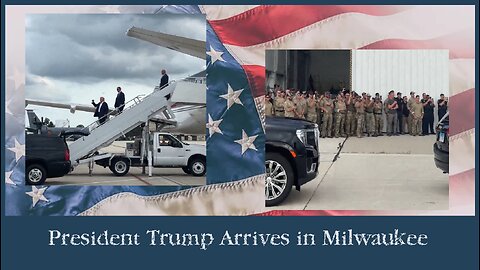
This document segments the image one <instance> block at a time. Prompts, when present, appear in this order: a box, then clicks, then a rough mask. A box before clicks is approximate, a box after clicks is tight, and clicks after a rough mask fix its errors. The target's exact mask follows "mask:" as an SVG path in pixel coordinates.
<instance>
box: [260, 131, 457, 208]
mask: <svg viewBox="0 0 480 270" xmlns="http://www.w3.org/2000/svg"><path fill="white" fill-rule="evenodd" d="M434 141H435V136H425V137H411V136H408V135H402V136H393V137H387V136H383V137H375V138H369V137H365V138H356V137H353V138H348V139H345V138H338V139H335V138H333V139H331V138H330V139H320V153H321V154H320V155H321V156H320V159H321V161H320V167H319V171H320V173H319V175H318V176H317V178H315V179H314V180H312V181H311V182H309V183H307V184H305V185H304V186H302V188H301V192H297V191H296V190H292V192H291V193H290V196H289V197H288V198H287V199H286V200H285V201H284V202H283V203H282V204H281V205H280V206H277V207H271V208H269V209H268V210H274V209H288V210H320V209H324V210H441V209H448V175H446V174H443V173H442V172H441V171H440V170H439V169H437V168H436V167H435V165H434V163H433V149H432V147H433V143H434ZM342 143H344V144H343V147H342V149H341V151H340V153H339V155H338V158H337V159H336V161H333V157H334V156H335V155H336V153H337V152H338V150H339V144H342Z"/></svg>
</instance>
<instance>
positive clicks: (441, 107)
mask: <svg viewBox="0 0 480 270" xmlns="http://www.w3.org/2000/svg"><path fill="white" fill-rule="evenodd" d="M437 106H438V121H440V119H442V118H443V116H444V115H445V114H446V113H447V110H448V98H445V95H444V94H440V99H439V100H438V101H437Z"/></svg>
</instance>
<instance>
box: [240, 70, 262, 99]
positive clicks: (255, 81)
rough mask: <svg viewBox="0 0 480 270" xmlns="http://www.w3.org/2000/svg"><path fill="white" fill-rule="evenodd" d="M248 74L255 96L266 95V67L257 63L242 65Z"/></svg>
mask: <svg viewBox="0 0 480 270" xmlns="http://www.w3.org/2000/svg"><path fill="white" fill-rule="evenodd" d="M242 67H243V69H244V70H245V73H246V74H247V79H248V83H249V84H250V89H252V95H253V97H254V98H255V97H259V96H263V95H265V67H263V66H257V65H245V66H242Z"/></svg>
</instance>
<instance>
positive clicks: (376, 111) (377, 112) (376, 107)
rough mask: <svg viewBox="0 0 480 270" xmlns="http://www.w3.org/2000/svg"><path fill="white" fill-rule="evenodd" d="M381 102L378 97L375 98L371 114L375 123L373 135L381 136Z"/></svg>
mask: <svg viewBox="0 0 480 270" xmlns="http://www.w3.org/2000/svg"><path fill="white" fill-rule="evenodd" d="M382 112H383V104H382V101H381V100H380V97H376V98H375V102H374V103H373V116H374V118H375V125H374V130H375V132H374V134H373V136H374V137H377V136H382V128H383V113H382Z"/></svg>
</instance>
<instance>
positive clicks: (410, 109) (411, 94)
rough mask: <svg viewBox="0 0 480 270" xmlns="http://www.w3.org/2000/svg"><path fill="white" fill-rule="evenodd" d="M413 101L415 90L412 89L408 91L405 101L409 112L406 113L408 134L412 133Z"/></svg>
mask: <svg viewBox="0 0 480 270" xmlns="http://www.w3.org/2000/svg"><path fill="white" fill-rule="evenodd" d="M413 103H415V92H413V91H412V92H410V98H409V99H408V101H407V108H408V110H409V111H410V113H409V114H408V118H407V123H408V133H410V135H413V132H412V125H413V116H412V105H413Z"/></svg>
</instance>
